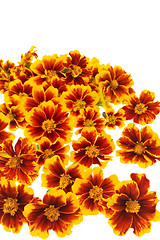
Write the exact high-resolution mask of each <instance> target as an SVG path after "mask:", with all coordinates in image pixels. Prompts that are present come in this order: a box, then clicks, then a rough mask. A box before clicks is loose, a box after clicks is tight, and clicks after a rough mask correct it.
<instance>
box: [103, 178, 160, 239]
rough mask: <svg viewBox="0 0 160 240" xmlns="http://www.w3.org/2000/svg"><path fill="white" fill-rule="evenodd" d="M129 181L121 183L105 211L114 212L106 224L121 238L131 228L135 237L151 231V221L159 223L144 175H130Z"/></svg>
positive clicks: (158, 214) (155, 203)
mask: <svg viewBox="0 0 160 240" xmlns="http://www.w3.org/2000/svg"><path fill="white" fill-rule="evenodd" d="M131 179H132V180H130V181H122V182H121V183H120V184H119V185H118V186H117V187H116V193H115V194H114V195H113V196H112V197H111V198H110V199H109V200H108V203H107V209H108V208H110V209H111V210H112V211H114V213H113V215H112V216H111V217H110V218H109V221H108V223H109V224H110V226H111V227H112V228H113V231H114V233H115V234H117V235H119V236H122V235H125V234H126V232H127V231H128V230H129V229H130V228H133V230H134V231H133V233H134V234H135V235H136V236H142V235H143V234H144V233H148V232H150V230H151V221H159V220H160V213H159V212H158V210H156V205H157V203H158V201H159V200H158V199H157V196H156V192H155V191H152V192H151V191H150V192H149V191H148V190H149V187H150V182H149V180H148V179H147V178H146V175H145V174H137V173H132V174H131Z"/></svg>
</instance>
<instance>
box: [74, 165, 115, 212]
mask: <svg viewBox="0 0 160 240" xmlns="http://www.w3.org/2000/svg"><path fill="white" fill-rule="evenodd" d="M117 183H118V179H117V177H116V175H112V176H110V177H107V178H103V171H102V169H101V168H99V167H95V168H93V169H87V170H86V172H85V173H84V175H83V178H82V179H76V181H75V183H74V184H73V186H72V189H73V192H74V193H75V194H76V195H77V196H78V199H79V204H80V207H81V210H82V213H83V214H84V215H90V214H98V213H99V212H102V213H103V205H104V202H105V201H106V200H107V199H108V198H110V197H111V196H112V195H113V194H114V193H115V185H116V184H117ZM106 211H107V210H106ZM111 213H112V211H110V210H109V209H108V214H109V215H110V214H111Z"/></svg>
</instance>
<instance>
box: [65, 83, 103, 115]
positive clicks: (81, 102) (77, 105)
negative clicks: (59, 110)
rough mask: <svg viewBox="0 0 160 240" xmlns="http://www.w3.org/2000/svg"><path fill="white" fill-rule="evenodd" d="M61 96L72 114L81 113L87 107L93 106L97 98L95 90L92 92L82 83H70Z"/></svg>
mask: <svg viewBox="0 0 160 240" xmlns="http://www.w3.org/2000/svg"><path fill="white" fill-rule="evenodd" d="M61 98H62V100H63V101H64V102H65V104H66V107H67V108H68V110H69V111H70V113H71V115H73V116H78V115H79V114H83V113H84V111H85V109H86V108H87V107H91V108H93V107H94V106H95V105H96V103H97V102H98V100H99V96H98V94H97V93H96V92H95V91H93V92H92V91H91V88H90V87H89V86H83V85H72V86H71V87H70V88H69V89H68V91H67V92H65V93H63V94H62V97H61Z"/></svg>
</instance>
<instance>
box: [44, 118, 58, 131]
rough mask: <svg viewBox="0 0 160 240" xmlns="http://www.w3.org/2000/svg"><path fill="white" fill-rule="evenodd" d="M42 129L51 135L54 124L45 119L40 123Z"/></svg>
mask: <svg viewBox="0 0 160 240" xmlns="http://www.w3.org/2000/svg"><path fill="white" fill-rule="evenodd" d="M42 128H43V130H44V131H46V132H47V133H51V132H52V131H53V130H54V129H55V128H56V124H54V121H53V120H49V119H47V120H46V121H44V122H43V123H42Z"/></svg>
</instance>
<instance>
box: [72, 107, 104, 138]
mask: <svg viewBox="0 0 160 240" xmlns="http://www.w3.org/2000/svg"><path fill="white" fill-rule="evenodd" d="M75 127H76V128H79V129H78V130H77V131H76V133H75V134H80V133H81V132H82V131H83V129H85V128H90V127H94V128H95V129H96V130H97V132H98V133H101V132H102V131H103V130H104V128H105V120H104V119H103V118H102V117H101V115H100V113H99V108H98V107H96V106H95V107H94V108H90V107H87V108H86V110H85V111H84V113H83V115H80V116H78V117H77V118H76V123H75Z"/></svg>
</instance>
